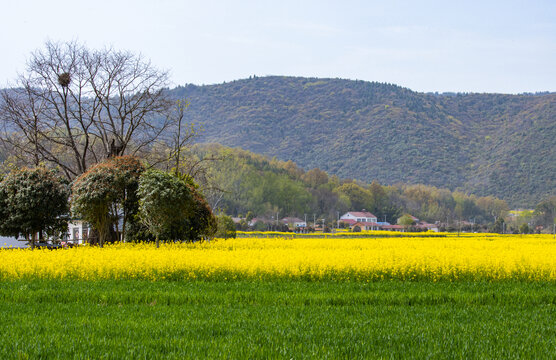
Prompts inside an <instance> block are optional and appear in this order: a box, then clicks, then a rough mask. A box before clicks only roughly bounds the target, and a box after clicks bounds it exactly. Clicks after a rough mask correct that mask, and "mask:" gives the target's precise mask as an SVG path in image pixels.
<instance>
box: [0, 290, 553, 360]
mask: <svg viewBox="0 0 556 360" xmlns="http://www.w3.org/2000/svg"><path fill="white" fill-rule="evenodd" d="M555 306H556V285H555V284H554V283H542V282H492V283H487V282H457V283H449V282H440V283H433V282H401V281H383V282H371V283H362V282H305V281H293V282H292V281H290V282H288V281H261V282H256V281H255V282H251V281H236V282H148V281H97V282H70V281H54V280H49V281H47V280H43V281H39V280H36V281H8V282H0V335H1V336H0V358H1V359H11V358H21V359H25V358H32V359H35V358H42V359H51V358H92V359H102V358H106V359H122V358H145V359H150V358H240V359H243V358H288V359H289V358H344V359H354V358H415V359H424V358H449V359H453V358H461V359H469V358H493V359H500V358H504V359H512V358H537V359H549V358H555V357H556V355H555V354H556V352H555V349H556V308H555Z"/></svg>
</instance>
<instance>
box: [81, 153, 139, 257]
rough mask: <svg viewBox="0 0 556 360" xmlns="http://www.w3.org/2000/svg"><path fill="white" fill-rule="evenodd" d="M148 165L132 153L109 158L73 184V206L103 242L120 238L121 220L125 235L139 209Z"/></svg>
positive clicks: (100, 242) (101, 243) (122, 231)
mask: <svg viewBox="0 0 556 360" xmlns="http://www.w3.org/2000/svg"><path fill="white" fill-rule="evenodd" d="M143 171H144V166H143V165H142V164H141V162H140V161H139V159H137V158H135V157H132V156H119V157H115V158H110V159H107V160H105V161H103V162H101V163H99V164H97V165H95V166H93V167H91V168H90V169H89V170H88V171H87V172H86V173H84V174H83V175H81V176H80V177H79V178H77V179H76V180H75V182H74V184H73V187H72V202H71V210H72V214H73V215H74V216H75V217H78V218H80V219H82V220H85V221H87V222H88V223H90V224H91V225H93V227H94V228H95V229H96V231H97V233H98V241H99V245H100V246H101V247H102V246H103V245H104V243H105V241H106V240H108V239H111V240H116V239H115V238H114V237H112V236H111V234H114V233H117V230H118V228H119V223H120V220H121V223H122V227H121V235H122V239H125V237H126V236H125V228H126V227H128V223H129V222H130V221H134V215H135V214H136V213H137V211H138V197H137V188H138V186H139V176H140V175H141V173H143Z"/></svg>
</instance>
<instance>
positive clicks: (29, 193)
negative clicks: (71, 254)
mask: <svg viewBox="0 0 556 360" xmlns="http://www.w3.org/2000/svg"><path fill="white" fill-rule="evenodd" d="M69 194H70V191H69V185H68V183H67V182H66V181H64V179H62V178H60V177H59V176H57V175H56V174H55V173H54V172H53V171H51V170H47V169H45V168H43V167H38V168H35V169H21V170H14V171H12V172H11V173H9V174H8V175H7V176H5V177H4V178H3V179H2V181H1V182H0V234H2V235H4V236H15V237H19V236H24V237H25V238H26V239H27V240H30V243H31V248H33V247H34V245H35V240H36V237H37V234H38V235H39V237H40V238H43V237H44V236H45V235H46V236H59V235H60V234H65V232H66V231H67V222H68V213H69V207H68V197H69Z"/></svg>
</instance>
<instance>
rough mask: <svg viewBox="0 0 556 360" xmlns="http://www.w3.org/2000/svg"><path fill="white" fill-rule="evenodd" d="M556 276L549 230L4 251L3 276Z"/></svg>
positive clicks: (555, 248)
mask: <svg viewBox="0 0 556 360" xmlns="http://www.w3.org/2000/svg"><path fill="white" fill-rule="evenodd" d="M22 278H26V279H27V278H47V279H76V280H102V279H149V280H164V279H172V280H192V279H205V280H232V279H280V278H282V279H306V280H322V279H335V280H357V281H374V280H382V279H400V280H431V281H439V280H448V281H458V280H506V279H516V280H527V281H536V280H544V281H556V241H555V240H553V238H552V237H551V236H548V235H526V236H520V235H513V236H507V235H506V236H493V235H478V234H474V235H467V236H462V237H455V236H446V237H443V238H431V237H418V236H415V237H407V238H388V237H382V238H348V237H342V238H322V237H321V238H298V239H292V238H253V237H251V238H238V239H228V240H212V241H210V242H201V243H194V244H174V243H171V244H164V245H162V246H161V247H160V248H159V249H157V248H156V247H155V246H154V245H152V244H146V243H143V244H132V243H126V244H114V245H109V246H106V247H104V248H98V247H91V246H82V247H77V248H72V249H65V250H57V251H50V250H34V251H31V250H28V249H10V250H0V279H3V280H9V279H22Z"/></svg>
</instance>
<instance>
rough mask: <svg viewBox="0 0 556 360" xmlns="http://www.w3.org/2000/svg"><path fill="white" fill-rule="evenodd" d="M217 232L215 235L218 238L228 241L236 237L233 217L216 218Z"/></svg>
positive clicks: (219, 216) (223, 215)
mask: <svg viewBox="0 0 556 360" xmlns="http://www.w3.org/2000/svg"><path fill="white" fill-rule="evenodd" d="M216 224H217V230H216V234H215V235H214V236H215V237H217V238H222V239H228V238H235V237H236V226H235V224H234V221H233V220H232V218H231V217H229V216H227V215H225V214H220V215H218V216H217V217H216Z"/></svg>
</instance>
